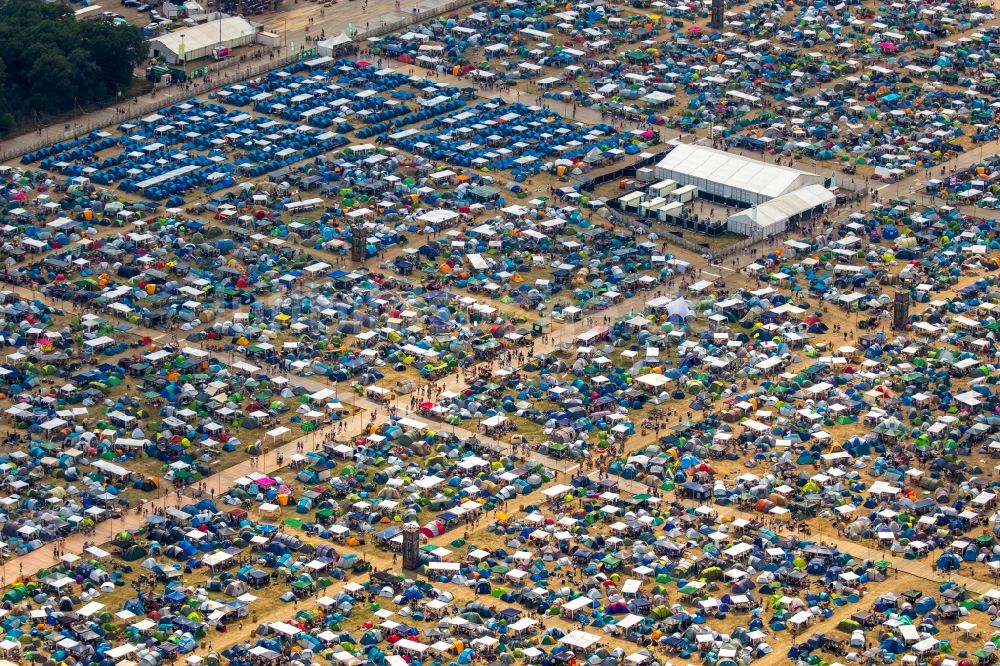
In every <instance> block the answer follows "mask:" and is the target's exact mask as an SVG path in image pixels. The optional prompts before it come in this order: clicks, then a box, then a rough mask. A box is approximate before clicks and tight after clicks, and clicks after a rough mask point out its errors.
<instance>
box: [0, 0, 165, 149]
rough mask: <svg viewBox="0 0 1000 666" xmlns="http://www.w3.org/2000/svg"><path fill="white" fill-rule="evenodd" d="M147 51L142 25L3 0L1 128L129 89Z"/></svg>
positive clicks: (38, 2) (39, 2) (35, 1)
mask: <svg viewBox="0 0 1000 666" xmlns="http://www.w3.org/2000/svg"><path fill="white" fill-rule="evenodd" d="M145 55H146V45H145V42H144V40H143V38H142V33H141V31H140V30H139V29H138V28H136V27H135V26H118V25H112V24H110V23H106V22H103V21H86V22H78V21H77V20H76V18H75V17H74V16H73V11H72V10H71V9H70V8H69V7H67V6H66V5H62V4H59V3H47V2H45V1H44V0H0V132H2V131H5V130H6V129H9V127H10V126H11V125H12V124H13V122H12V121H13V120H15V119H18V120H33V119H35V118H38V117H44V116H47V115H51V114H58V113H62V112H65V111H70V110H72V109H73V108H75V106H76V105H87V104H93V103H102V102H106V101H109V100H112V99H114V98H115V97H116V96H117V95H118V94H119V92H124V91H126V90H127V89H128V88H129V86H130V84H131V80H132V76H133V73H134V71H135V68H136V67H137V66H138V65H140V64H141V63H142V61H143V59H144V58H145Z"/></svg>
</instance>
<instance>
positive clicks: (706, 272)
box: [701, 271, 722, 278]
mask: <svg viewBox="0 0 1000 666" xmlns="http://www.w3.org/2000/svg"><path fill="white" fill-rule="evenodd" d="M701 274H702V275H711V276H712V277H717V278H720V277H722V276H721V275H716V274H715V273H709V272H708V271H702V272H701Z"/></svg>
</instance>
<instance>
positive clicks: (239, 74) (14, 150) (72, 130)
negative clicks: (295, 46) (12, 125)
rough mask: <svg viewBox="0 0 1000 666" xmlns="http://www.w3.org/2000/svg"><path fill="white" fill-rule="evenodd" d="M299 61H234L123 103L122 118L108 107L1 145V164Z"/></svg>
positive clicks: (293, 58) (291, 56)
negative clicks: (203, 75) (187, 81)
mask: <svg viewBox="0 0 1000 666" xmlns="http://www.w3.org/2000/svg"><path fill="white" fill-rule="evenodd" d="M298 59H299V56H298V54H297V53H292V54H288V55H284V56H282V57H280V58H275V59H274V60H270V59H267V60H263V61H261V62H257V63H250V64H247V63H241V62H239V61H238V60H235V59H234V60H231V61H225V62H229V63H231V64H229V65H223V66H222V67H218V66H216V69H215V71H213V72H211V73H210V74H211V78H210V79H209V80H208V81H206V80H205V79H195V80H193V81H191V87H190V88H187V87H186V86H180V85H178V86H176V87H173V86H172V87H168V88H161V89H160V90H159V91H157V94H156V96H155V97H151V98H149V99H147V100H145V101H142V102H140V103H138V104H129V103H127V102H126V103H125V104H124V106H122V107H120V108H123V109H125V113H124V114H121V113H118V112H117V111H116V107H114V106H111V107H107V108H104V109H101V110H100V111H96V112H94V113H92V114H88V116H87V117H88V118H89V121H87V122H83V123H80V122H73V123H71V124H70V127H69V129H68V130H66V129H64V128H57V127H56V126H49V127H47V128H43V129H42V133H41V134H39V135H38V138H37V139H36V140H34V141H28V142H25V141H20V140H19V141H17V142H16V143H15V142H4V143H3V144H0V161H6V160H9V159H13V158H15V157H20V156H21V155H24V154H25V153H30V152H33V151H36V150H39V149H41V148H44V147H45V146H48V145H51V144H53V143H56V142H59V141H67V140H69V139H76V138H79V137H81V136H83V135H84V134H88V133H90V132H92V131H94V130H99V129H104V128H106V127H109V126H111V125H116V124H118V123H122V122H125V121H126V120H131V119H134V118H140V117H142V116H145V115H148V114H150V113H153V112H154V111H158V110H159V109H161V108H163V107H165V106H170V105H171V104H175V103H178V102H183V101H184V100H186V99H188V98H189V97H193V96H195V95H201V94H204V93H206V92H211V91H213V90H217V89H219V88H222V87H224V86H227V85H229V84H230V83H235V82H238V81H244V80H246V79H252V78H254V77H256V76H260V75H261V74H265V73H266V72H269V71H271V70H272V69H279V68H281V67H285V66H287V65H291V64H292V63H294V62H297V61H298ZM220 64H221V63H220ZM233 69H236V71H235V72H233V71H231V70H233Z"/></svg>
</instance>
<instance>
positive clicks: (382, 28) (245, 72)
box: [0, 0, 477, 161]
mask: <svg viewBox="0 0 1000 666" xmlns="http://www.w3.org/2000/svg"><path fill="white" fill-rule="evenodd" d="M476 1H477V0H452V1H451V2H448V3H445V4H443V5H438V6H437V7H433V8H431V9H425V10H423V11H418V12H414V13H413V14H412V15H411V16H407V17H406V18H404V19H400V20H398V21H394V22H392V23H385V24H382V25H379V26H376V27H371V28H369V29H368V30H364V31H355V35H354V41H355V43H356V44H357V43H358V42H360V41H362V40H367V39H369V38H371V37H379V36H381V35H385V34H387V33H390V32H394V31H396V30H400V29H402V28H405V27H407V26H410V25H413V24H414V23H419V22H422V21H426V20H429V19H432V18H436V17H438V16H440V15H441V14H445V13H447V12H452V11H455V10H456V9H461V8H462V7H465V6H467V5H471V4H473V3H474V2H476ZM298 61H299V54H298V53H297V52H296V53H289V54H286V55H283V56H281V57H278V58H275V59H274V60H270V59H267V60H265V61H263V62H260V63H257V64H251V65H248V66H246V68H245V69H241V70H239V71H237V72H236V76H235V77H230V76H229V72H224V71H222V70H226V69H231V68H234V67H236V66H238V65H240V64H242V63H240V62H239V61H238V60H236V59H231V60H227V61H224V62H226V63H228V64H222V65H216V66H215V71H212V72H210V74H211V76H212V78H211V82H206V81H205V79H201V80H199V81H198V82H197V83H195V82H192V87H191V89H190V90H188V89H186V88H181V87H179V86H178V90H177V92H175V93H167V94H165V95H164V96H163V97H155V98H152V99H150V100H149V101H147V102H143V103H140V104H128V105H126V106H125V107H123V108H125V113H124V114H119V113H116V112H115V111H114V108H115V107H114V105H111V106H108V107H104V108H103V109H99V110H96V111H94V112H92V113H91V114H88V115H96V116H98V117H96V118H93V119H92V120H91V121H90V122H86V123H78V122H74V123H73V124H72V126H71V127H70V129H69V130H68V131H67V130H58V131H56V130H55V127H56V126H55V125H52V126H49V127H47V128H44V129H43V133H44V136H39V137H38V139H37V140H35V141H30V142H27V143H25V142H23V141H7V142H2V143H0V161H7V160H10V159H14V158H16V157H21V156H22V155H24V154H25V153H31V152H34V151H36V150H40V149H42V148H44V147H46V146H50V145H52V144H53V143H59V142H60V141H68V140H70V139H78V138H80V137H81V136H83V135H85V134H89V133H90V132H93V131H94V130H99V129H104V128H107V127H110V126H112V125H117V124H118V123H122V122H125V121H127V120H134V119H135V118H140V117H142V116H145V115H148V114H149V113H152V112H154V111H158V110H159V109H161V108H163V107H165V106H170V105H171V104H175V103H177V102H182V101H184V100H186V99H188V98H191V97H194V96H196V95H201V94H204V93H206V92H211V91H213V90H217V89H220V88H223V87H225V86H227V85H229V84H231V83H238V82H240V81H245V80H247V79H252V78H254V77H257V76H261V75H262V74H265V73H267V72H270V71H271V70H276V69H281V68H282V67H287V66H288V65H291V64H294V63H296V62H298ZM169 89H170V88H167V89H164V90H169ZM50 132H51V134H50ZM24 136H25V135H22V137H19V138H23V137H24ZM11 144H16V147H15V148H13V149H12V150H10V152H8V150H7V147H6V146H9V145H11Z"/></svg>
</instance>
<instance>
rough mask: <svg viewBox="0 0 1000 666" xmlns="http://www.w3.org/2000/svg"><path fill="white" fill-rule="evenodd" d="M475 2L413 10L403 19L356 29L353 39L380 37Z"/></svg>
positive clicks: (457, 1)
mask: <svg viewBox="0 0 1000 666" xmlns="http://www.w3.org/2000/svg"><path fill="white" fill-rule="evenodd" d="M475 2H477V0H452V1H451V2H446V3H443V4H440V5H437V6H436V7H431V8H429V9H422V10H417V11H415V12H413V13H412V15H410V16H407V17H406V18H404V19H400V20H398V21H393V22H392V23H380V24H379V25H377V26H369V27H368V28H367V29H366V30H362V31H358V32H357V33H356V34H355V35H354V41H355V42H359V41H361V40H365V39H369V38H371V37H381V36H382V35H386V34H389V33H390V32H395V31H396V30H400V29H402V28H405V27H407V26H410V25H413V24H414V23H420V22H421V21H426V20H428V19H432V18H435V17H437V16H440V15H441V14H446V13H448V12H453V11H455V10H456V9H461V8H462V7H466V6H468V5H471V4H474V3H475Z"/></svg>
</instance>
